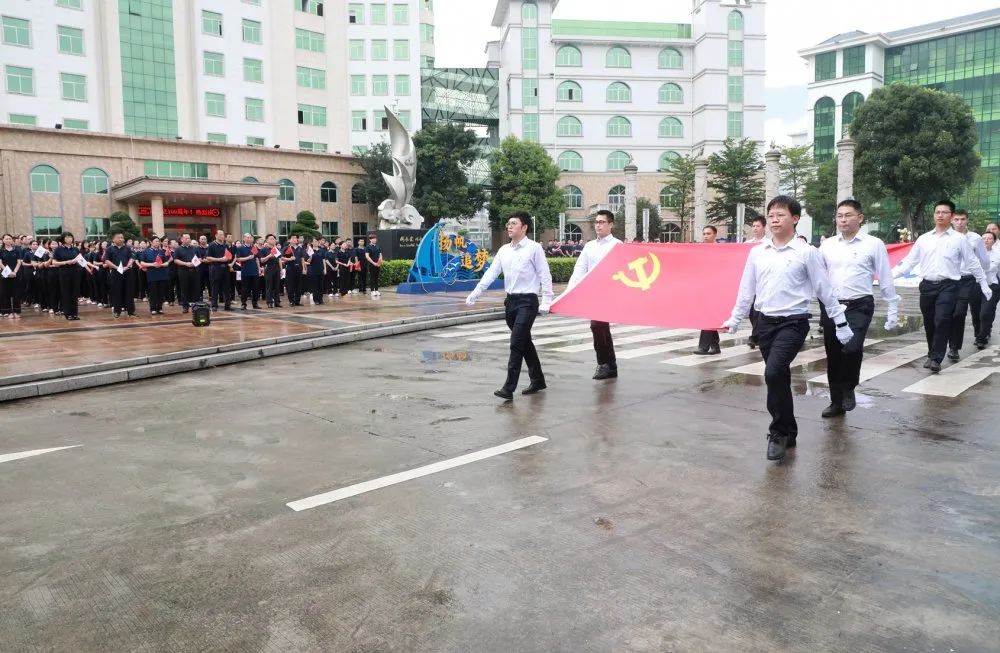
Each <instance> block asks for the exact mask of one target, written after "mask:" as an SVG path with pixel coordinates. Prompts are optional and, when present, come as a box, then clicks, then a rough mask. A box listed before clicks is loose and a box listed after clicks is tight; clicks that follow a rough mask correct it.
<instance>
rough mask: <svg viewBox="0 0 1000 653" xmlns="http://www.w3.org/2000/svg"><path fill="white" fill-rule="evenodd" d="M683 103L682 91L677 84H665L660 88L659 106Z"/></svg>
mask: <svg viewBox="0 0 1000 653" xmlns="http://www.w3.org/2000/svg"><path fill="white" fill-rule="evenodd" d="M682 102H684V91H682V90H681V87H680V86H678V85H677V84H673V83H671V82H667V83H666V84H664V85H663V86H661V87H660V104H680V103H682Z"/></svg>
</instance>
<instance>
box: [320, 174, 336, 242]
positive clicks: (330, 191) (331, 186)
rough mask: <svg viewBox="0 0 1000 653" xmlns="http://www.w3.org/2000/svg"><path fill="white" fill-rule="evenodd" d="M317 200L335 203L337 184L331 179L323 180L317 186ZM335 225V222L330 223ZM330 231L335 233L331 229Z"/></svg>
mask: <svg viewBox="0 0 1000 653" xmlns="http://www.w3.org/2000/svg"><path fill="white" fill-rule="evenodd" d="M319 201H320V202H322V203H324V204H336V203H337V184H335V183H333V182H332V181H324V182H323V183H322V184H321V185H320V187H319ZM331 224H333V225H335V226H336V224H337V223H336V222H333V223H331ZM330 233H337V232H336V231H332V232H330Z"/></svg>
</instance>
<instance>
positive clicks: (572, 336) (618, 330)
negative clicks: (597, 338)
mask: <svg viewBox="0 0 1000 653" xmlns="http://www.w3.org/2000/svg"><path fill="white" fill-rule="evenodd" d="M581 328H582V327H581ZM644 329H646V327H642V326H620V327H611V335H619V334H622V333H632V332H633V331H642V330H644ZM591 335H592V333H591V331H590V325H589V324H588V325H587V330H586V331H578V332H572V333H564V334H563V335H561V336H552V337H550V338H539V339H537V340H534V339H532V341H533V342H534V343H535V345H551V344H552V343H554V342H565V341H567V340H589V339H590V338H591ZM587 346H588V347H591V346H592V345H589V344H588V345H587Z"/></svg>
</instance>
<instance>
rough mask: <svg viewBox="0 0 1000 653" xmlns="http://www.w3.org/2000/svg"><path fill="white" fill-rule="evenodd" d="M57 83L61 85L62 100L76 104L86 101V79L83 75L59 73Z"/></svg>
mask: <svg viewBox="0 0 1000 653" xmlns="http://www.w3.org/2000/svg"><path fill="white" fill-rule="evenodd" d="M59 82H60V84H61V85H62V98H63V99H64V100H74V101H76V102H86V101H87V78H86V77H84V76H83V75H71V74H70V73H60V74H59Z"/></svg>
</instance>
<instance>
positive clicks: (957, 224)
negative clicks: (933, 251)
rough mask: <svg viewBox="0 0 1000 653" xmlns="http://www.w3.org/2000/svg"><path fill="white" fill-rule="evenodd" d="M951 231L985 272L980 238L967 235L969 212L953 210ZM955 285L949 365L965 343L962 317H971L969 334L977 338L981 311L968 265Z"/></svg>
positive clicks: (979, 295)
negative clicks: (966, 242)
mask: <svg viewBox="0 0 1000 653" xmlns="http://www.w3.org/2000/svg"><path fill="white" fill-rule="evenodd" d="M951 227H952V229H954V230H955V231H957V232H958V233H960V234H962V235H963V236H965V238H966V239H967V240H968V241H969V246H970V247H971V248H972V252H973V253H974V254H975V255H976V258H978V259H979V264H980V265H981V266H982V267H983V271H984V272H985V271H986V270H989V268H990V255H989V254H988V253H987V252H986V245H985V243H983V239H982V237H981V236H980V235H979V234H977V233H976V232H974V231H969V212H968V211H966V210H965V209H956V210H955V214H954V215H953V216H952V218H951ZM958 283H959V286H958V299H957V300H956V301H955V312H954V313H953V314H952V316H951V331H950V335H949V336H948V358H949V359H950V360H952V361H957V360H958V359H959V353H958V352H959V351H960V350H961V349H962V343H963V342H964V341H965V316H966V314H967V313H969V312H971V313H972V333H973V334H977V333H979V314H980V312H982V310H983V295H982V293H980V292H979V289H978V284H977V283H976V279H975V277H973V276H972V270H971V269H970V268H969V266H968V265H963V266H962V278H961V279H959V282H958ZM987 285H988V284H987Z"/></svg>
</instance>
